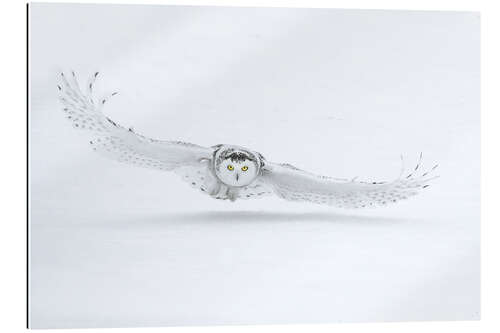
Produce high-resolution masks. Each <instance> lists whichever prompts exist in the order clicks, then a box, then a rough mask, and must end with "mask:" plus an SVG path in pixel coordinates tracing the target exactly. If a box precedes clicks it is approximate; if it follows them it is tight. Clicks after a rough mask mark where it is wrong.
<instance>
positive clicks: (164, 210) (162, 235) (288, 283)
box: [30, 4, 480, 328]
mask: <svg viewBox="0 0 500 333" xmlns="http://www.w3.org/2000/svg"><path fill="white" fill-rule="evenodd" d="M30 6H31V18H32V21H31V22H32V24H31V88H32V90H31V111H30V121H31V129H30V133H31V137H30V160H31V166H30V175H31V179H30V180H31V212H30V213H31V215H30V218H31V222H30V223H31V235H30V236H31V252H30V253H31V262H30V265H31V273H30V287H31V288H30V299H31V302H30V320H31V326H32V327H34V328H55V327H61V328H62V327H124V326H166V325H208V324H242V323H244V324H257V323H313V322H314V323H315V322H352V321H354V322H364V321H403V320H471V319H479V315H480V309H479V268H480V266H479V257H480V253H479V249H480V247H479V245H480V239H479V228H480V224H479V218H480V216H479V213H480V210H479V199H480V198H479V171H480V165H479V157H480V152H479V15H478V14H477V13H466V12H462V13H460V12H405V11H360V10H319V9H316V10H312V9H311V10H308V9H262V8H223V7H218V8H203V7H167V6H118V5H113V6H111V5H106V6H103V5H99V6H97V5H67V4H50V5H49V4H31V5H30ZM70 69H74V70H76V72H77V74H78V75H79V76H80V77H81V79H82V80H86V78H87V75H90V74H91V73H92V72H93V71H95V70H99V71H100V72H101V77H100V78H99V80H98V81H97V84H96V90H97V91H100V92H102V94H103V95H104V94H107V93H110V92H113V91H115V90H118V91H119V94H118V95H117V96H116V97H113V99H112V100H110V101H109V103H107V104H106V107H105V109H104V110H105V113H107V115H108V116H110V117H111V118H113V119H114V120H115V121H117V122H119V123H121V124H123V125H125V126H134V128H135V130H136V131H137V132H139V133H143V134H146V135H148V136H151V137H155V138H159V139H175V140H185V141H189V142H194V143H198V144H202V145H207V146H208V145H213V144H217V143H232V144H240V145H243V146H247V147H249V148H251V149H255V150H258V151H260V152H261V153H262V154H263V155H264V156H265V157H266V158H267V159H269V160H272V161H275V162H287V163H292V164H294V165H296V166H298V167H300V168H303V169H305V170H308V171H311V172H315V173H319V174H324V175H330V176H334V177H342V178H351V177H354V176H360V179H366V180H377V181H378V180H387V179H391V178H393V177H396V176H397V175H398V173H399V168H400V161H399V155H400V154H401V153H403V154H405V156H406V157H407V165H412V164H413V163H414V162H416V160H417V157H418V154H419V152H420V151H423V152H424V162H427V164H426V165H427V166H428V167H431V166H432V165H433V164H434V163H439V164H440V167H439V169H438V170H439V171H438V172H439V174H440V175H441V178H440V179H438V180H436V181H435V182H434V184H433V185H432V186H431V187H430V188H428V189H426V191H425V192H424V193H422V195H420V196H417V197H415V198H413V199H412V200H409V201H406V202H402V203H400V204H398V205H395V206H389V207H384V208H380V209H376V210H359V211H357V210H341V209H333V208H330V207H323V206H317V205H312V204H306V203H304V204H298V203H290V202H285V201H282V200H280V199H279V198H274V197H273V198H265V199H260V200H255V201H238V202H235V203H230V202H221V201H216V200H213V199H211V198H209V197H208V196H205V195H203V194H201V193H199V192H194V191H193V190H192V189H191V188H189V186H188V185H186V184H185V183H184V182H182V181H181V180H180V179H179V178H178V177H177V176H176V175H175V174H173V173H164V172H160V171H155V170H147V169H139V168H134V167H133V166H128V165H122V164H120V163H118V162H114V161H109V160H106V159H104V158H102V157H101V156H99V155H97V154H94V153H93V152H92V151H91V149H90V147H89V146H88V144H87V139H86V137H85V136H84V135H83V134H82V133H80V132H77V131H75V130H74V129H73V128H72V127H71V126H70V124H69V122H67V121H66V120H65V119H64V117H63V113H62V111H60V106H59V104H58V102H57V100H56V96H57V90H56V84H57V78H58V72H59V71H61V70H65V71H68V70H70Z"/></svg>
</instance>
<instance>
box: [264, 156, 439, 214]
mask: <svg viewBox="0 0 500 333" xmlns="http://www.w3.org/2000/svg"><path fill="white" fill-rule="evenodd" d="M420 159H421V158H420ZM419 167H420V161H419V163H418V164H417V166H416V167H415V168H414V171H413V172H412V173H410V174H409V175H406V176H402V174H401V176H400V177H399V178H397V179H396V180H394V181H391V182H361V181H356V180H355V179H353V180H339V179H336V178H331V177H326V176H319V175H315V174H312V173H309V172H306V171H303V170H300V169H298V168H295V167H294V166H292V165H289V164H274V163H269V162H268V163H267V164H266V166H265V168H264V169H263V172H262V176H261V180H262V181H263V182H264V183H265V184H266V185H267V186H269V187H270V188H272V190H273V192H274V193H275V194H276V195H277V196H279V197H281V198H283V199H285V200H290V201H308V202H313V203H319V204H326V205H331V206H336V207H342V208H363V207H372V206H383V205H386V204H389V203H394V202H397V201H400V200H403V199H407V198H409V197H411V196H414V195H416V194H418V193H419V192H420V190H422V189H424V188H426V187H427V186H428V182H429V181H430V180H432V179H434V178H436V177H429V173H430V172H431V171H433V170H434V169H436V167H437V165H436V166H434V167H433V168H432V169H431V170H430V171H428V172H424V173H422V174H420V175H418V176H417V175H416V172H418V170H419Z"/></svg>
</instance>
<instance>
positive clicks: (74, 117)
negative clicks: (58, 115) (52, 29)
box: [58, 72, 212, 170]
mask: <svg viewBox="0 0 500 333" xmlns="http://www.w3.org/2000/svg"><path fill="white" fill-rule="evenodd" d="M97 75H98V73H95V74H94V75H93V76H92V77H91V79H90V80H89V82H88V83H87V86H86V92H83V90H82V89H81V88H80V86H79V84H78V81H77V79H76V75H75V73H74V72H72V74H71V75H70V76H69V77H66V76H65V75H64V74H61V77H60V79H61V84H60V85H58V88H59V91H60V97H59V99H60V101H61V103H62V105H63V111H64V112H65V114H66V118H67V119H68V120H69V121H71V122H72V124H73V127H75V128H77V129H80V130H83V131H86V132H88V133H89V134H90V136H91V140H90V144H91V145H92V147H93V149H94V150H95V151H96V152H98V153H100V154H102V155H104V156H106V157H109V158H111V159H114V160H116V161H119V162H124V163H129V164H133V165H136V166H141V167H147V168H153V169H159V170H174V169H176V168H179V167H182V166H186V165H192V166H197V165H199V164H200V161H201V160H203V159H209V158H211V156H212V149H211V148H205V147H201V146H198V145H195V144H191V143H185V142H178V141H161V140H155V139H151V138H147V137H145V136H143V135H140V134H137V133H136V132H135V131H134V130H133V129H132V128H128V129H127V128H125V127H123V126H121V125H119V124H117V123H116V122H115V121H113V120H111V119H110V118H107V117H106V116H105V115H104V114H103V113H102V112H101V110H102V107H103V106H104V104H105V103H106V102H107V100H108V98H109V97H110V96H113V95H115V94H116V93H113V94H111V95H110V96H108V97H104V98H102V99H95V97H94V94H93V88H94V83H95V79H96V77H97Z"/></svg>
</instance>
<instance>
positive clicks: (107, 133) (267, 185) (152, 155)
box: [58, 72, 437, 208]
mask: <svg viewBox="0 0 500 333" xmlns="http://www.w3.org/2000/svg"><path fill="white" fill-rule="evenodd" d="M97 76H98V73H95V74H94V75H93V76H92V77H91V78H90V80H89V81H88V82H87V85H86V86H85V89H83V90H82V88H81V87H80V86H79V84H78V82H77V78H76V75H75V73H74V72H72V73H71V75H70V76H69V77H66V76H65V75H64V74H63V73H61V85H59V86H58V88H59V91H60V101H61V102H62V104H63V106H64V108H63V110H64V112H65V113H66V117H67V118H68V119H69V120H70V121H71V122H72V123H73V126H74V127H75V128H77V129H81V130H84V131H88V132H90V133H91V135H92V140H91V141H90V144H91V145H92V147H93V149H94V150H95V151H97V152H98V153H100V154H102V155H104V156H107V157H109V158H112V159H114V160H117V161H120V162H125V163H130V164H133V165H137V166H141V167H147V168H154V169H159V170H165V171H174V172H175V173H177V174H178V175H179V176H180V177H181V178H182V179H183V180H184V181H186V182H188V183H189V184H190V185H191V186H192V187H194V188H197V189H199V190H200V191H202V192H204V193H207V194H208V195H210V196H212V197H213V198H216V199H229V200H231V201H234V200H236V199H252V198H258V197H262V196H265V195H269V194H275V195H277V196H278V197H280V198H283V199H285V200H289V201H307V202H313V203H319V204H326V205H331V206H336V207H343V208H362V207H370V206H380V205H386V204H389V203H393V202H397V201H399V200H403V199H406V198H408V197H411V196H413V195H416V194H417V193H419V191H420V190H421V189H424V188H426V187H427V186H428V182H429V181H431V180H432V179H434V178H436V177H429V173H430V172H431V171H433V170H434V169H436V167H437V165H436V166H434V167H433V168H431V170H430V171H428V172H423V173H421V174H417V173H418V172H419V171H420V163H421V159H422V155H420V160H419V162H418V164H417V166H416V167H415V169H414V171H413V173H410V174H409V175H406V176H404V175H403V172H401V174H400V176H399V177H398V178H397V179H395V180H394V181H391V182H362V181H356V180H355V179H353V180H342V179H337V178H332V177H325V176H319V175H315V174H312V173H309V172H306V171H303V170H300V169H298V168H296V167H294V166H292V165H290V164H277V163H272V162H269V161H267V160H266V159H265V158H264V157H263V156H262V154H260V153H258V152H254V151H252V150H250V149H247V148H244V147H239V146H233V145H215V146H212V147H202V146H198V145H195V144H191V143H185V142H180V141H161V140H155V139H150V138H147V137H145V136H142V135H139V134H137V133H135V132H134V131H133V130H132V129H131V128H129V129H127V128H125V127H122V126H120V125H119V124H117V123H115V122H114V121H113V120H111V119H109V118H107V117H106V116H105V115H104V114H103V113H102V112H101V109H102V107H103V106H104V105H105V103H106V102H107V100H108V98H109V97H111V96H113V95H115V94H116V93H113V94H111V95H110V96H109V97H106V98H103V99H100V100H96V99H94V94H93V88H94V83H95V80H96V78H97Z"/></svg>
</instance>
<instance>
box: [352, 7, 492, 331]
mask: <svg viewBox="0 0 500 333" xmlns="http://www.w3.org/2000/svg"><path fill="white" fill-rule="evenodd" d="M483 19H484V16H483ZM490 230H491V229H490ZM342 327H346V326H342ZM379 327H380V326H379Z"/></svg>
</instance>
